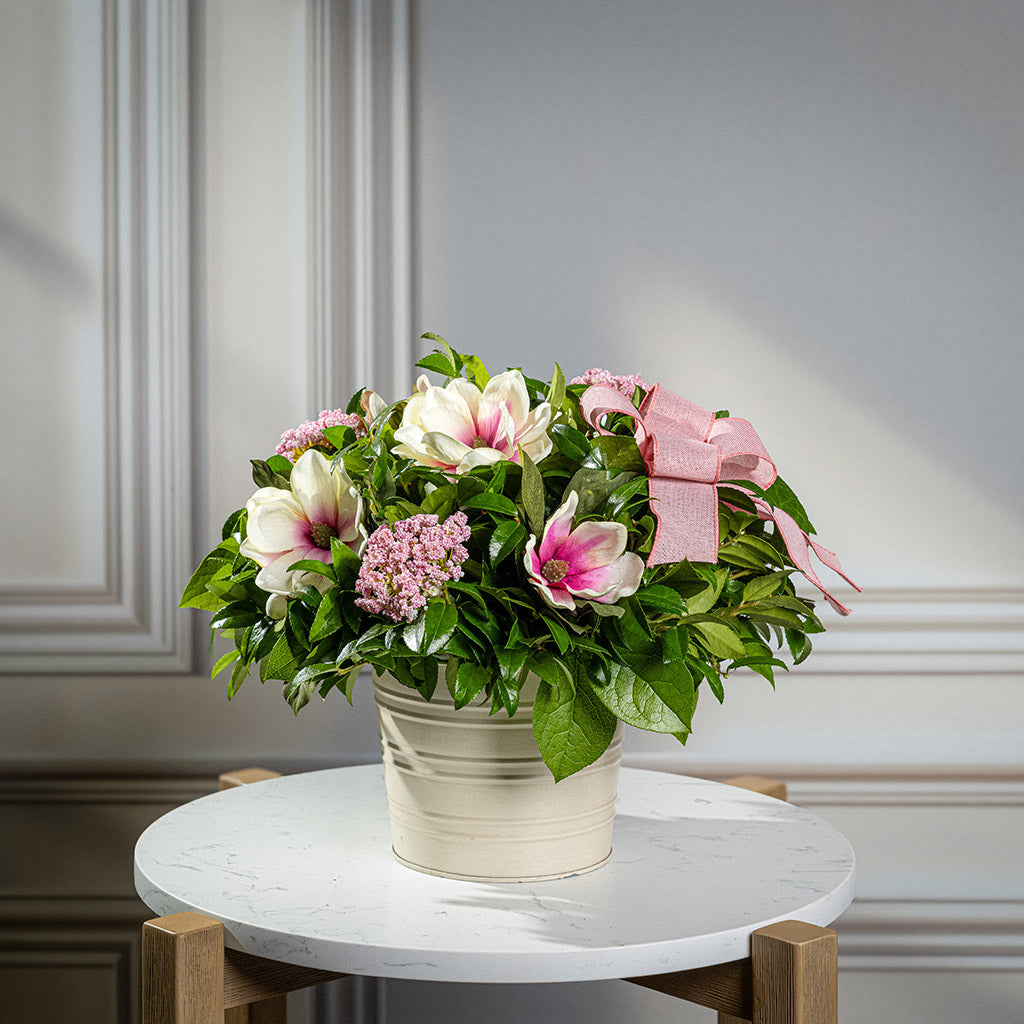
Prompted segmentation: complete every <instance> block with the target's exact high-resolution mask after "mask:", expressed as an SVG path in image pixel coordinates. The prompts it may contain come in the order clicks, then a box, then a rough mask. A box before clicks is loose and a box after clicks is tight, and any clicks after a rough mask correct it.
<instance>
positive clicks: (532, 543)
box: [523, 537, 544, 580]
mask: <svg viewBox="0 0 1024 1024" xmlns="http://www.w3.org/2000/svg"><path fill="white" fill-rule="evenodd" d="M536 546H537V538H536V537H530V539H529V540H528V541H527V542H526V547H525V548H524V549H523V565H525V566H526V571H527V573H528V574H529V575H530V576H531V577H533V576H535V577H536V578H537V579H538V580H542V579H543V578H544V577H543V576H541V575H540V567H541V565H543V562H541V560H540V557H539V556H538V554H537V552H536V550H535V549H536Z"/></svg>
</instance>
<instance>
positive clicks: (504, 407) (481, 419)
mask: <svg viewBox="0 0 1024 1024" xmlns="http://www.w3.org/2000/svg"><path fill="white" fill-rule="evenodd" d="M550 422H551V406H550V405H549V404H548V403H547V402H541V403H540V405H538V406H537V408H536V409H531V408H530V396H529V394H528V393H527V391H526V383H525V381H524V380H523V375H522V374H521V373H520V372H519V371H518V370H508V371H507V372H506V373H499V374H498V375H497V376H495V377H492V378H491V379H490V380H489V381H488V382H487V385H486V387H485V388H484V389H483V391H481V390H480V389H479V388H478V387H477V386H476V385H475V384H473V383H472V382H471V381H468V380H463V379H462V378H461V377H457V378H456V379H455V380H452V381H449V383H448V384H447V386H445V387H438V386H437V385H434V384H430V383H429V382H428V381H427V379H426V377H421V378H420V380H419V382H417V386H416V393H415V394H414V395H413V396H412V398H410V399H409V401H408V402H407V403H406V406H405V411H404V412H403V414H402V425H401V427H399V428H398V430H396V431H395V439H396V440H397V441H399V442H400V443H399V444H397V445H396V446H395V448H394V452H395V454H396V455H400V456H402V457H404V458H407V459H412V460H413V461H415V462H418V463H420V464H421V465H424V466H436V467H438V468H440V469H446V470H449V471H455V472H456V473H464V472H466V471H467V470H469V469H472V468H473V467H475V466H489V465H491V464H493V463H495V462H500V461H501V460H502V459H509V460H511V461H512V462H518V461H519V448H520V447H522V449H523V451H525V452H526V454H527V455H529V456H530V458H531V459H533V461H534V462H539V461H540V460H541V459H543V458H544V457H545V456H546V455H547V454H548V452H550V451H551V438H550V437H549V436H548V424H549V423H550Z"/></svg>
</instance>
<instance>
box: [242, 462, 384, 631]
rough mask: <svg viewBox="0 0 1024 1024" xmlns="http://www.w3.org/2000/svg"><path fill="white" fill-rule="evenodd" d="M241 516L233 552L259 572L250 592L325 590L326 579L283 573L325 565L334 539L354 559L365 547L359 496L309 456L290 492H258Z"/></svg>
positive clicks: (336, 472)
mask: <svg viewBox="0 0 1024 1024" xmlns="http://www.w3.org/2000/svg"><path fill="white" fill-rule="evenodd" d="M245 511H246V514H247V518H246V535H245V540H244V541H242V544H241V546H240V547H239V552H240V553H241V554H242V555H244V556H245V557H246V558H251V559H252V560H253V561H254V562H256V563H257V564H258V565H261V566H262V568H261V569H260V571H259V574H258V575H257V576H256V586H258V587H259V588H260V589H261V590H266V591H267V592H268V593H271V594H285V595H287V594H292V593H294V592H295V590H296V589H297V588H298V587H301V586H305V585H307V584H311V585H312V586H314V587H316V588H317V589H318V590H320V591H326V590H328V589H329V588H330V586H331V583H330V581H329V580H328V579H327V578H326V577H324V576H320V575H319V574H318V573H313V572H304V571H303V570H301V569H296V570H291V571H289V568H288V567H289V566H290V565H292V564H293V563H295V562H298V561H299V560H301V559H304V558H312V559H316V560H317V561H320V562H330V560H331V540H332V538H334V537H337V538H338V539H339V540H340V541H342V542H343V543H345V544H347V545H348V546H349V547H350V548H352V549H353V550H355V551H356V552H357V553H358V552H360V551H362V549H363V546H364V545H365V543H366V530H365V528H364V527H363V524H362V517H363V508H362V499H361V498H360V497H359V492H358V491H357V490H356V489H355V487H354V486H353V485H352V481H351V480H350V479H349V478H348V474H347V473H346V472H345V470H344V469H343V468H342V467H341V466H337V467H335V468H334V469H332V468H331V463H330V460H329V459H326V458H324V456H323V455H321V454H320V452H318V451H315V450H311V451H307V452H306V453H305V454H303V455H301V456H299V459H298V461H297V462H296V463H295V466H294V468H293V469H292V475H291V490H288V491H286V490H284V489H283V488H280V487H261V488H260V489H259V490H258V491H257V492H256V493H255V494H254V495H253V496H252V497H251V498H250V499H249V501H248V502H247V503H246V506H245ZM279 605H280V602H278V608H276V609H275V610H276V611H279V610H280V609H279ZM268 614H271V615H272V616H273V613H272V612H270V611H269V610H268Z"/></svg>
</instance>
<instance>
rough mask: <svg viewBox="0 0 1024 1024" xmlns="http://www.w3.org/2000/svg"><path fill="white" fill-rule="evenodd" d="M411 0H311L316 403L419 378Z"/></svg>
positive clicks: (395, 393)
mask: <svg viewBox="0 0 1024 1024" xmlns="http://www.w3.org/2000/svg"><path fill="white" fill-rule="evenodd" d="M409 20H410V11H409V3H408V0H386V2H381V3H375V2H372V0H347V2H343V3H336V2H332V0H309V6H308V33H309V45H308V53H309V77H308V87H309V146H310V154H309V167H310V196H311V202H310V238H311V240H312V242H311V246H310V260H311V274H310V277H311V280H312V295H311V297H310V306H311V317H310V322H311V324H312V330H311V338H310V357H309V379H310V404H311V407H314V406H315V408H316V410H320V409H324V408H332V407H336V406H337V405H338V404H339V403H342V402H344V401H347V400H348V397H349V395H350V394H351V393H352V392H354V391H355V390H356V388H359V387H364V386H365V387H372V388H373V389H374V390H376V391H379V392H380V393H381V395H383V396H385V397H387V398H388V399H389V400H391V399H392V398H397V397H399V396H400V395H404V394H406V393H407V392H408V391H409V390H410V388H411V385H412V381H411V372H412V360H411V358H410V353H411V350H412V349H411V337H412V331H413V330H414V327H413V324H412V319H413V314H412V242H411V235H412V215H411V205H412V184H411V127H410V117H411V112H410V97H409V89H410V71H409V64H410V39H409V31H410V26H409Z"/></svg>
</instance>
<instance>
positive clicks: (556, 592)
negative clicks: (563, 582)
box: [530, 579, 576, 614]
mask: <svg viewBox="0 0 1024 1024" xmlns="http://www.w3.org/2000/svg"><path fill="white" fill-rule="evenodd" d="M530 582H531V583H532V584H533V585H534V586H535V587H536V588H537V589H538V590H539V591H540V596H541V597H542V598H543V599H544V600H545V601H546V602H547V603H548V604H549V605H551V607H552V608H555V609H557V610H559V611H569V612H573V614H575V612H576V602H575V601H574V600H573V596H572V594H570V593H569V591H568V590H565V589H563V588H562V587H561V586H555V587H553V586H551V585H550V584H549V583H544V584H541V583H538V582H537V581H536V580H534V579H531V580H530Z"/></svg>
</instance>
